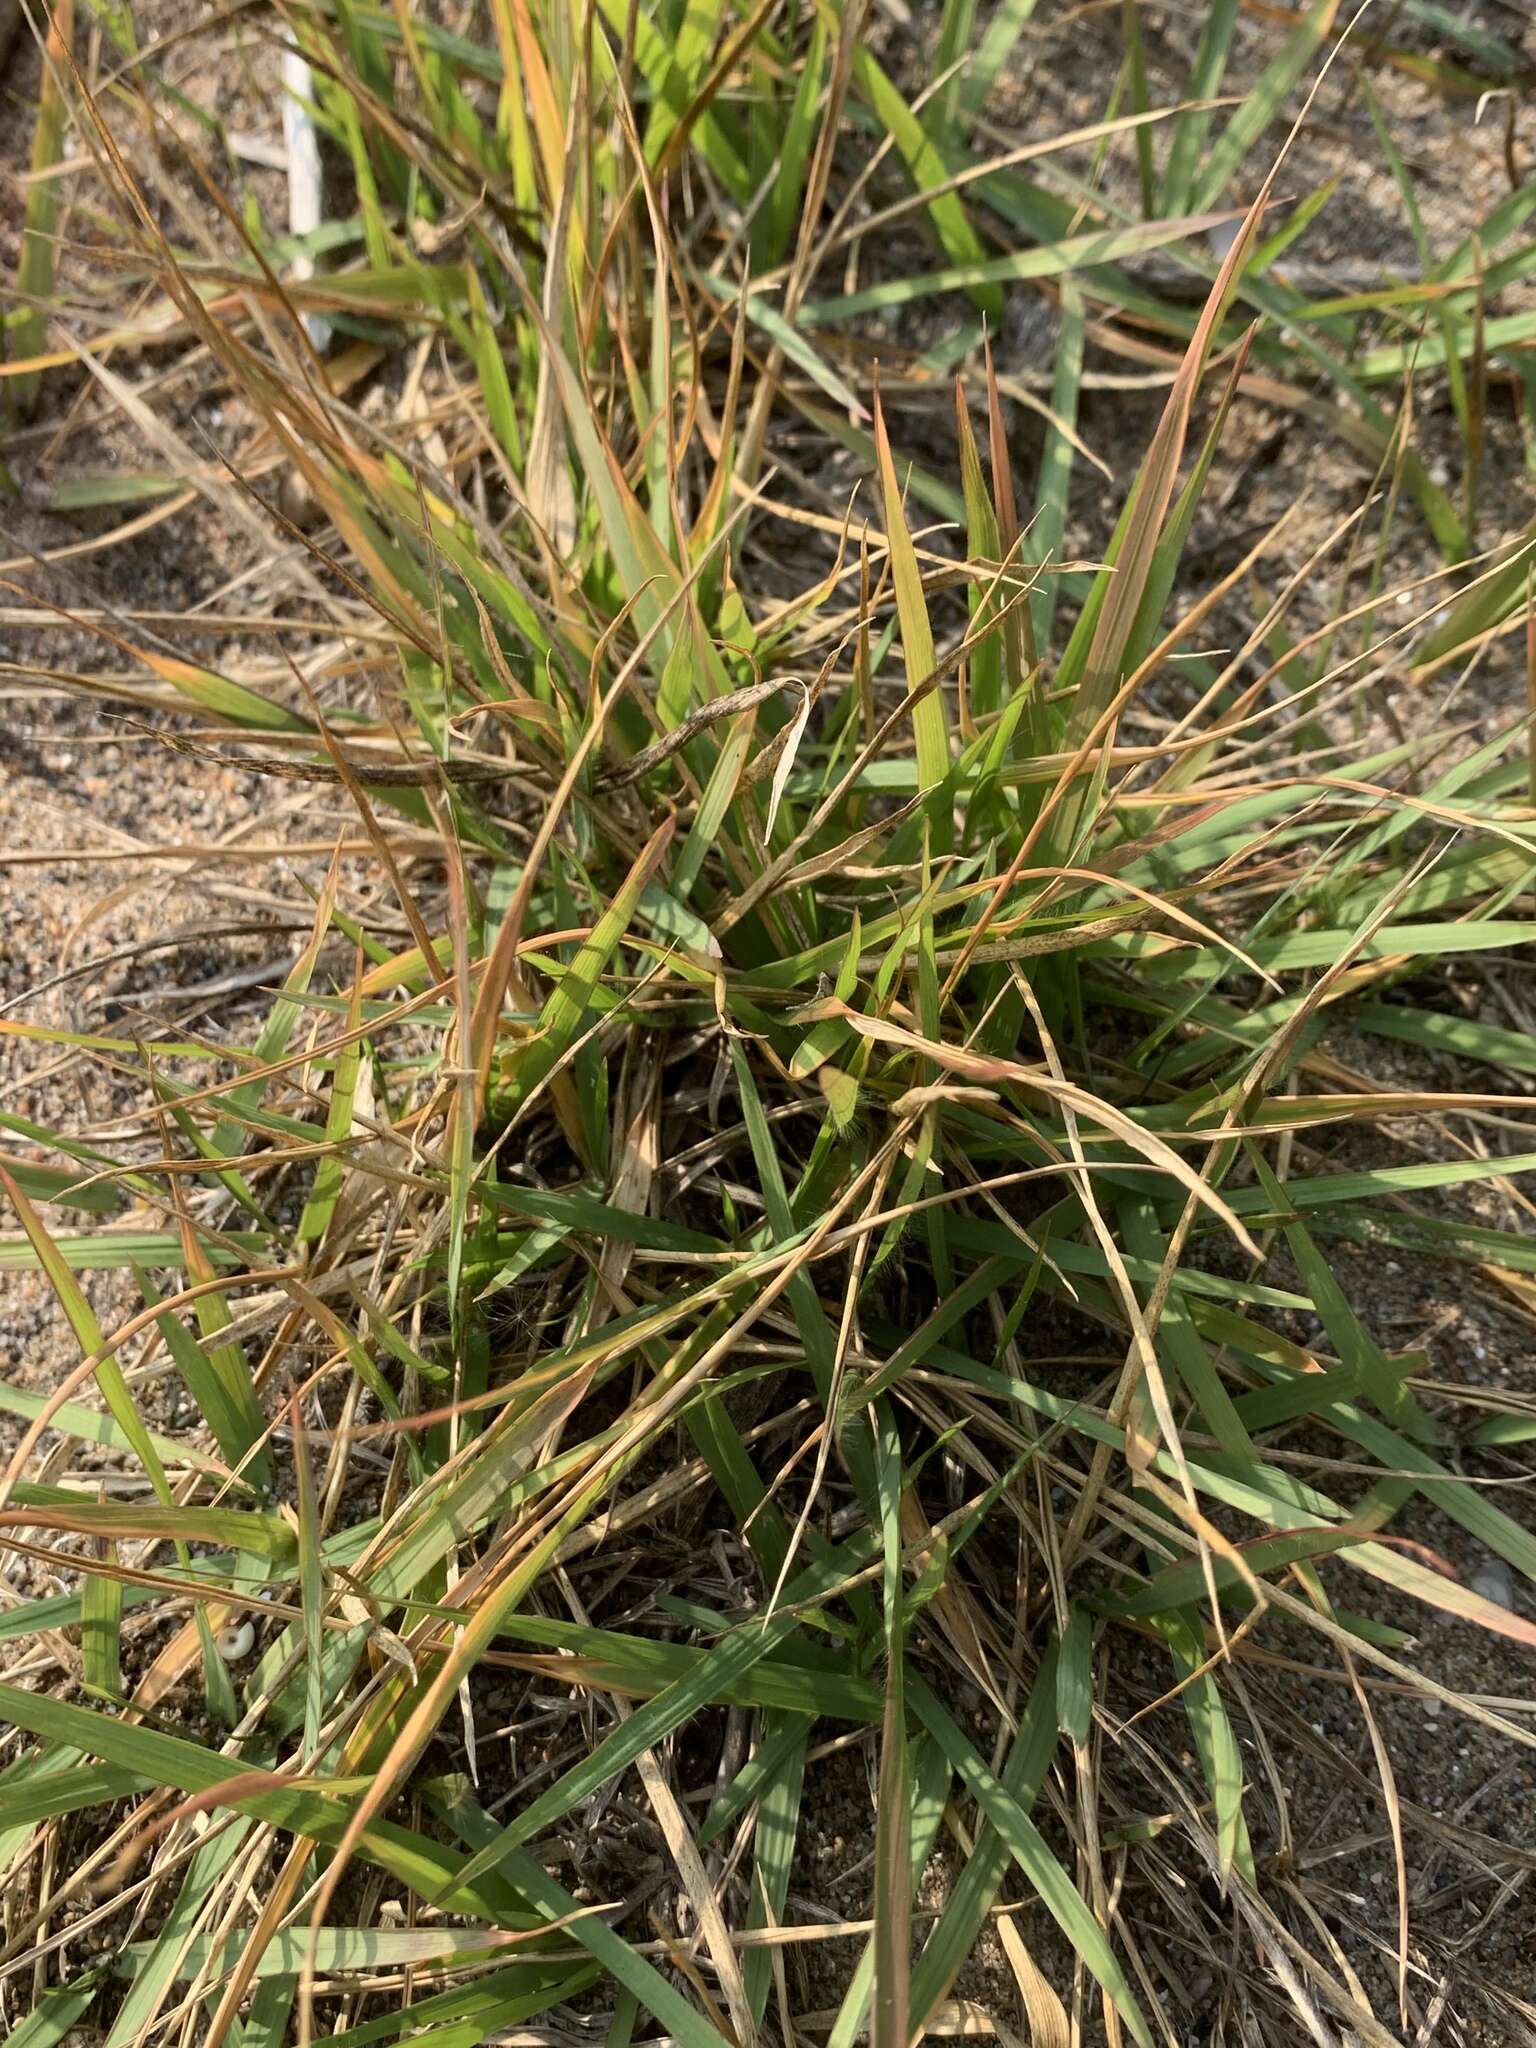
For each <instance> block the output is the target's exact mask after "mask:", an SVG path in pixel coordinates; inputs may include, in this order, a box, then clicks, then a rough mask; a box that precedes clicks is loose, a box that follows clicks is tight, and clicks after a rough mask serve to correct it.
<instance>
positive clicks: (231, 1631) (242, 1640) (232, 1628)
mask: <svg viewBox="0 0 1536 2048" xmlns="http://www.w3.org/2000/svg"><path fill="white" fill-rule="evenodd" d="M213 1640H214V1645H215V1647H216V1648H217V1650H218V1653H219V1655H220V1656H221V1657H222V1658H223V1659H224V1662H225V1663H226V1664H238V1663H239V1662H240V1660H241V1658H242V1657H249V1655H250V1654H251V1651H252V1650H253V1649H254V1648H255V1647H256V1628H255V1624H254V1623H253V1622H249V1621H228V1622H226V1623H225V1624H224V1626H223V1628H221V1629H220V1630H219V1632H218V1634H217V1635H216V1636H215V1637H214V1639H213Z"/></svg>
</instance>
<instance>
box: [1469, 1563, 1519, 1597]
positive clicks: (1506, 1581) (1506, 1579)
mask: <svg viewBox="0 0 1536 2048" xmlns="http://www.w3.org/2000/svg"><path fill="white" fill-rule="evenodd" d="M1467 1584H1468V1585H1469V1586H1470V1587H1471V1589H1472V1591H1473V1592H1474V1593H1479V1594H1481V1595H1482V1597H1483V1599H1485V1600H1491V1601H1492V1602H1493V1604H1494V1606H1495V1607H1513V1606H1514V1604H1515V1578H1514V1574H1513V1572H1511V1570H1510V1568H1509V1566H1508V1565H1507V1564H1506V1563H1505V1562H1504V1560H1503V1558H1502V1557H1489V1558H1485V1559H1484V1560H1483V1562H1482V1563H1481V1564H1480V1565H1479V1566H1478V1568H1477V1570H1476V1571H1475V1572H1474V1573H1473V1574H1472V1576H1471V1578H1470V1579H1468V1581H1467Z"/></svg>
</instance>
